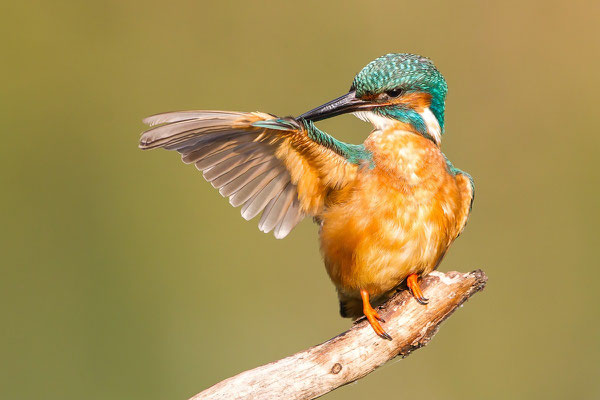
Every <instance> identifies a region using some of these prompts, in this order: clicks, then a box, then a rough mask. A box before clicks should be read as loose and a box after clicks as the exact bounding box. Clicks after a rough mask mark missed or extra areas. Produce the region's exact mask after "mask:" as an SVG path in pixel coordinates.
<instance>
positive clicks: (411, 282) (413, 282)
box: [406, 274, 429, 305]
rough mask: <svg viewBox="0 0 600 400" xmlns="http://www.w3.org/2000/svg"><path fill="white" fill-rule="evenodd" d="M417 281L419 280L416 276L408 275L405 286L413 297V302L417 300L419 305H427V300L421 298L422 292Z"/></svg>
mask: <svg viewBox="0 0 600 400" xmlns="http://www.w3.org/2000/svg"><path fill="white" fill-rule="evenodd" d="M418 279H419V278H418V275H417V274H410V275H409V276H408V278H406V285H407V286H408V288H409V289H410V291H411V293H412V295H413V296H414V297H415V300H417V301H418V302H419V303H421V304H423V305H425V304H427V303H429V299H427V298H425V296H423V291H422V290H421V286H419V280H418Z"/></svg>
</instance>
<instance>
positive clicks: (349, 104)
mask: <svg viewBox="0 0 600 400" xmlns="http://www.w3.org/2000/svg"><path fill="white" fill-rule="evenodd" d="M371 108H373V104H372V103H370V102H368V101H365V100H361V99H359V98H357V97H356V93H355V92H354V90H351V91H350V92H348V93H346V94H345V95H343V96H340V97H338V98H337V99H335V100H331V101H330V102H328V103H325V104H323V105H322V106H319V107H317V108H313V109H312V110H310V111H307V112H305V113H304V114H302V115H301V116H299V117H298V118H297V119H307V120H309V121H321V120H323V119H327V118H331V117H335V116H336V115H341V114H346V113H350V112H354V111H360V110H369V109H371Z"/></svg>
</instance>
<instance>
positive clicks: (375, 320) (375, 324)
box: [360, 290, 392, 340]
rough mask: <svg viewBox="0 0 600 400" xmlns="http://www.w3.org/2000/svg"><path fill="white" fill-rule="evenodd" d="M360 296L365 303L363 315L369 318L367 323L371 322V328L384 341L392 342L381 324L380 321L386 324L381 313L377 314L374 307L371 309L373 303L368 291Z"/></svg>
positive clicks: (362, 292) (363, 291)
mask: <svg viewBox="0 0 600 400" xmlns="http://www.w3.org/2000/svg"><path fill="white" fill-rule="evenodd" d="M360 296H361V297H362V301H363V313H364V314H365V317H367V321H369V324H371V327H372V328H373V330H374V331H375V333H376V334H377V335H378V336H379V337H381V338H383V339H386V340H392V337H391V336H390V335H388V334H387V332H386V331H384V330H383V328H382V327H381V324H380V323H379V322H380V321H381V322H385V320H384V319H383V318H381V316H380V315H379V313H377V311H375V310H374V309H373V307H371V303H370V302H369V293H368V292H367V291H366V290H361V291H360Z"/></svg>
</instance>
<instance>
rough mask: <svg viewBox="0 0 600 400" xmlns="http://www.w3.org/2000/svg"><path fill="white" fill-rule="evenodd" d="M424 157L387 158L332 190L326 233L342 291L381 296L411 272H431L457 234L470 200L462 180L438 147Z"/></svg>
mask: <svg viewBox="0 0 600 400" xmlns="http://www.w3.org/2000/svg"><path fill="white" fill-rule="evenodd" d="M438 153H439V155H438ZM417 156H418V155H417ZM423 157H428V159H425V160H421V161H423V162H421V163H416V164H415V165H417V168H418V169H417V170H415V171H410V172H407V171H405V170H402V169H401V168H398V169H391V168H390V167H389V165H388V166H387V167H386V165H385V163H382V162H379V163H376V167H375V168H373V169H367V168H364V169H362V170H361V171H360V172H359V174H358V175H357V177H356V181H355V182H354V184H353V185H350V187H346V188H345V189H344V190H343V191H341V192H340V193H336V194H334V195H333V196H332V201H331V203H330V205H329V206H328V207H327V209H326V210H325V211H324V213H323V214H322V215H321V217H320V218H321V221H322V228H321V233H320V240H321V252H322V254H323V258H324V260H325V265H326V268H327V272H328V274H329V276H330V277H331V280H332V281H333V283H334V284H335V285H336V287H337V289H338V291H339V292H340V295H343V296H344V297H359V291H360V290H361V289H365V290H367V291H368V292H369V294H371V295H372V296H374V297H376V296H379V295H381V294H384V293H386V292H388V291H390V290H391V289H393V288H395V287H396V286H398V285H399V284H400V283H401V282H402V281H403V280H404V279H405V278H406V277H407V276H408V275H410V274H413V273H417V274H427V273H429V272H431V271H432V270H434V269H435V268H436V267H437V265H438V263H439V262H440V260H441V258H442V257H443V255H444V253H445V252H446V250H447V249H448V246H449V245H450V244H451V243H452V241H453V240H454V239H455V238H456V236H457V235H458V233H459V229H458V225H459V223H458V220H459V219H460V217H461V213H462V212H463V210H462V209H463V208H464V201H462V199H461V193H460V190H459V188H458V185H457V181H456V179H455V177H454V176H453V175H451V174H450V173H449V172H448V171H447V170H446V164H445V159H443V155H441V153H440V152H439V150H438V151H437V153H434V155H433V156H432V155H431V154H430V153H424V155H423ZM388 158H389V157H388ZM376 161H377V160H376ZM392 161H393V160H392ZM400 165H401V164H400ZM419 169H420V170H419ZM406 173H410V174H412V175H411V176H412V178H413V179H412V180H411V179H409V177H408V176H406V179H405V177H404V174H406Z"/></svg>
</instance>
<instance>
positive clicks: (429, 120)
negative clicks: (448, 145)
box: [419, 107, 442, 145]
mask: <svg viewBox="0 0 600 400" xmlns="http://www.w3.org/2000/svg"><path fill="white" fill-rule="evenodd" d="M419 114H420V115H421V118H423V121H425V126H427V131H428V132H429V134H430V135H431V137H432V138H433V141H434V142H435V143H436V144H437V145H439V144H440V143H441V142H442V128H441V127H440V123H439V122H438V120H437V118H436V117H435V115H434V114H433V112H431V110H430V109H429V107H426V108H425V109H424V110H423V112H421V113H419Z"/></svg>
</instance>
